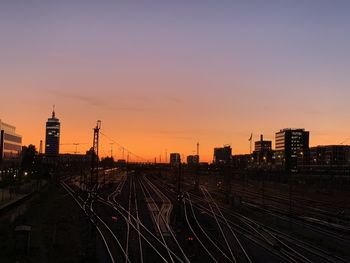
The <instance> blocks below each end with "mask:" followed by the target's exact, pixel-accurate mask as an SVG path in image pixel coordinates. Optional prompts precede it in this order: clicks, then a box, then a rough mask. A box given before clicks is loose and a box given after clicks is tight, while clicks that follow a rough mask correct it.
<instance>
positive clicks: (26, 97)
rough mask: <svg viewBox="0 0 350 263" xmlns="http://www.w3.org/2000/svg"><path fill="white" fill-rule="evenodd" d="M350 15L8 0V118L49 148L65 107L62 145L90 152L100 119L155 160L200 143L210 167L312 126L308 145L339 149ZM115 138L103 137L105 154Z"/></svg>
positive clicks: (3, 56) (4, 84)
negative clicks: (228, 152) (51, 122)
mask: <svg viewBox="0 0 350 263" xmlns="http://www.w3.org/2000/svg"><path fill="white" fill-rule="evenodd" d="M11 2H12V1H11ZM176 2H177V1H176ZM344 5H347V4H345V3H344ZM155 10H156V12H155ZM345 10H348V8H346V7H345V6H341V5H339V6H338V5H333V4H331V3H330V4H329V5H328V4H326V3H324V4H319V5H317V6H315V5H311V4H308V3H295V4H292V3H289V4H288V5H287V6H286V5H279V4H276V3H274V4H268V3H266V4H265V5H262V4H259V1H257V2H256V3H255V4H249V5H248V4H245V3H244V1H243V2H241V3H237V4H233V3H225V4H222V5H214V4H213V3H212V4H209V3H207V4H205V5H204V4H203V5H194V4H189V3H186V4H184V3H180V2H179V3H162V2H157V1H154V3H152V4H148V5H144V4H131V3H129V4H121V3H109V2H105V3H104V5H98V6H95V5H94V4H93V3H84V5H76V4H70V2H68V1H60V2H59V3H47V2H45V1H43V2H41V4H40V5H39V4H38V5H37V6H35V8H34V7H33V6H31V5H29V4H28V3H25V2H24V3H14V2H13V3H6V4H4V3H1V4H0V33H1V35H2V44H1V47H0V90H1V92H0V96H1V97H0V99H1V100H0V101H1V102H0V119H2V120H3V121H4V122H8V123H10V124H13V125H15V126H16V127H17V131H18V133H19V134H21V135H23V143H24V144H25V145H27V144H30V143H32V144H35V145H36V146H37V147H38V146H39V141H40V139H43V140H44V133H45V122H46V120H47V118H48V117H49V116H50V115H51V108H52V105H53V104H55V105H56V113H57V117H58V118H60V120H61V123H62V131H61V135H62V137H61V142H62V143H76V142H80V143H88V144H84V145H81V146H80V147H79V148H78V150H79V151H81V152H82V151H85V150H86V149H87V148H88V147H90V145H91V144H92V135H93V134H92V128H93V127H94V126H95V123H96V120H98V119H100V120H102V132H103V133H105V134H107V135H108V136H110V137H111V138H113V139H114V140H115V141H118V142H119V143H120V144H122V145H124V146H125V147H127V148H128V149H129V150H131V151H132V152H134V153H136V154H138V155H140V156H143V157H144V158H145V159H148V160H154V158H155V157H157V158H159V155H160V154H161V155H162V160H164V154H165V151H166V150H167V152H168V153H170V152H179V153H181V154H183V155H184V156H187V155H189V154H193V153H195V149H196V143H197V142H199V143H200V145H201V150H200V151H201V159H202V160H204V161H211V160H212V155H213V148H214V147H217V146H222V145H223V144H231V145H232V147H233V153H234V154H238V153H248V152H249V142H248V138H249V136H250V133H251V132H253V134H254V139H255V140H257V139H258V138H259V135H260V133H263V134H264V135H265V138H266V139H270V140H272V141H274V134H275V132H276V131H278V130H279V129H282V128H306V129H307V130H309V131H310V132H311V134H310V144H311V145H319V144H339V143H340V142H342V141H344V140H346V139H347V138H350V124H349V122H348V121H347V120H348V113H349V112H350V106H349V105H350V104H349V102H348V100H349V99H348V98H349V97H350V89H349V84H350V77H349V76H350V59H349V58H350V51H349V48H348V47H349V46H350V37H349V34H348V24H349V23H350V21H349V20H350V18H349V16H348V14H347V12H346V11H345ZM233 14H234V15H233ZM349 142H350V141H349ZM349 142H348V143H349ZM109 143H110V141H108V140H107V139H106V138H104V137H101V154H102V155H107V154H109V151H110V144H109ZM61 149H62V151H70V152H74V151H75V146H73V145H70V146H62V148H61ZM114 154H115V157H116V158H121V151H120V149H119V148H118V147H117V146H116V145H114Z"/></svg>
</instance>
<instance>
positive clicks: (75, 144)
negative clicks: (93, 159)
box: [60, 142, 87, 154]
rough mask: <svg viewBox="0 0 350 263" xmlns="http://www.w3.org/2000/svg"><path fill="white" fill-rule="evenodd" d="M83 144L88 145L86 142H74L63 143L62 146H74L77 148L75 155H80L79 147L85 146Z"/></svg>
mask: <svg viewBox="0 0 350 263" xmlns="http://www.w3.org/2000/svg"><path fill="white" fill-rule="evenodd" d="M83 144H87V143H86V142H73V143H61V144H60V145H74V146H75V151H74V154H77V153H78V146H79V145H83Z"/></svg>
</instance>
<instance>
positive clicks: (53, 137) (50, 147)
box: [45, 109, 61, 156]
mask: <svg viewBox="0 0 350 263" xmlns="http://www.w3.org/2000/svg"><path fill="white" fill-rule="evenodd" d="M60 128H61V124H60V121H59V119H57V118H56V116H55V109H54V110H53V111H52V117H51V118H49V119H48V120H47V122H46V140H45V154H46V155H48V156H55V155H58V154H59V149H60Z"/></svg>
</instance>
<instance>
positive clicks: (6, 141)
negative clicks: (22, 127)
mask: <svg viewBox="0 0 350 263" xmlns="http://www.w3.org/2000/svg"><path fill="white" fill-rule="evenodd" d="M21 151H22V136H21V135H19V134H17V133H16V127H15V126H12V125H10V124H7V123H5V122H2V121H1V120H0V161H2V160H11V159H19V158H20V155H21Z"/></svg>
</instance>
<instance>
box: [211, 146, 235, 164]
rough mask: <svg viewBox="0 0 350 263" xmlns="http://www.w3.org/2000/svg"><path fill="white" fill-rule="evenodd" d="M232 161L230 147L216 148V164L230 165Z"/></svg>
mask: <svg viewBox="0 0 350 263" xmlns="http://www.w3.org/2000/svg"><path fill="white" fill-rule="evenodd" d="M231 160H232V148H231V146H230V145H225V146H224V147H218V148H214V164H216V165H220V164H228V163H230V162H231Z"/></svg>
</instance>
